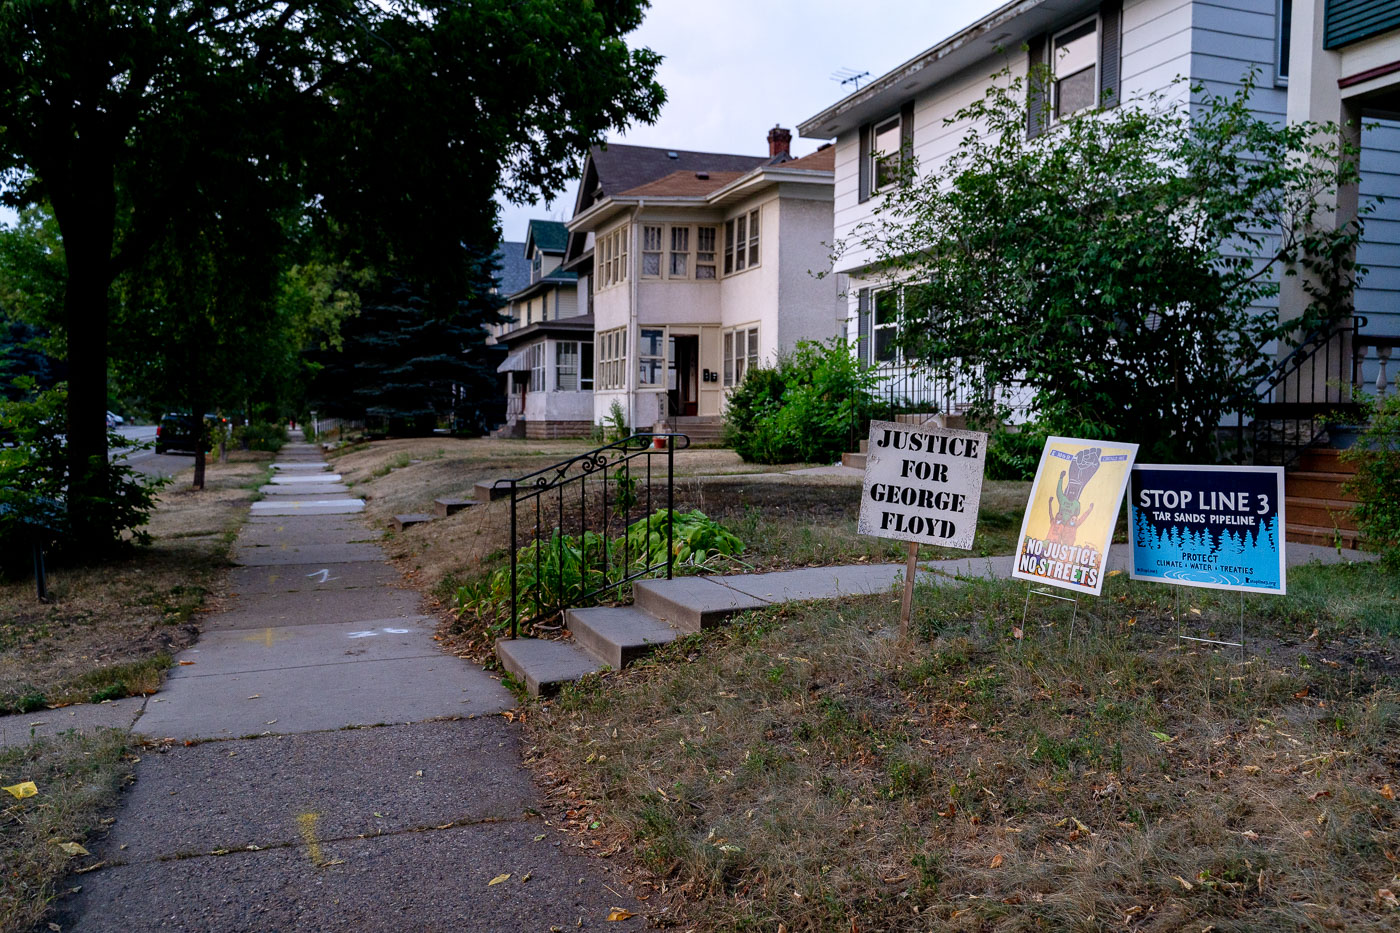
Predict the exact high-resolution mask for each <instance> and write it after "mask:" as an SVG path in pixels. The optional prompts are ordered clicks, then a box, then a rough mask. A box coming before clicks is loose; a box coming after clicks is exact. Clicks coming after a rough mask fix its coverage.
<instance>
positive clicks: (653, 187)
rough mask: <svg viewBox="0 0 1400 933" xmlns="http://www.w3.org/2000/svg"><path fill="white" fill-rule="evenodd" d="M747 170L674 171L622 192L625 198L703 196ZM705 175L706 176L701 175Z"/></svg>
mask: <svg viewBox="0 0 1400 933" xmlns="http://www.w3.org/2000/svg"><path fill="white" fill-rule="evenodd" d="M746 174H748V173H747V172H672V173H671V174H669V175H663V176H662V177H660V178H658V179H656V181H649V182H647V183H646V184H645V185H638V186H637V187H636V188H633V189H631V190H630V191H624V192H622V193H621V194H620V195H619V197H624V198H703V197H704V196H705V195H707V194H709V193H710V192H712V191H718V190H719V189H720V188H723V187H724V186H725V185H727V184H729V183H730V182H731V181H733V180H734V179H736V178H739V177H741V176H743V175H746ZM701 175H704V176H705V177H704V178H701V177H700V176H701Z"/></svg>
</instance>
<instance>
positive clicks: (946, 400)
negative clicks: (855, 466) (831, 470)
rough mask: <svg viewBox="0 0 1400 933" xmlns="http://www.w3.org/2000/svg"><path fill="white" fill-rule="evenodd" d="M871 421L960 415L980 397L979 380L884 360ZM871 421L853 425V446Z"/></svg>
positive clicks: (917, 420) (913, 421)
mask: <svg viewBox="0 0 1400 933" xmlns="http://www.w3.org/2000/svg"><path fill="white" fill-rule="evenodd" d="M875 374H876V377H877V379H878V381H877V382H876V385H875V405H874V408H873V410H872V412H871V419H870V420H872V421H907V422H909V423H910V424H922V423H924V422H926V421H929V420H931V419H933V418H934V417H936V416H938V415H961V414H964V413H966V412H967V411H969V410H971V409H972V407H973V404H974V402H975V401H976V400H977V394H976V393H977V391H978V389H977V388H976V383H977V380H975V379H973V378H971V377H970V376H965V375H953V376H950V375H948V374H947V373H943V372H939V371H937V370H935V369H933V368H931V367H929V366H925V365H923V364H921V363H884V364H880V366H879V367H878V368H877V369H876V370H875ZM869 431H870V425H869V422H864V423H862V424H858V425H852V434H851V444H850V448H849V449H850V450H855V449H856V448H857V445H858V444H859V442H860V441H862V440H864V439H865V437H866V435H867V434H869Z"/></svg>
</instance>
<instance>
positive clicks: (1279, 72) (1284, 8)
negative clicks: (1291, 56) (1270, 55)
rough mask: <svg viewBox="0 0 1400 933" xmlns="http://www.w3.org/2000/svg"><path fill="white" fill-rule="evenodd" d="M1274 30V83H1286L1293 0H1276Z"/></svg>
mask: <svg viewBox="0 0 1400 933" xmlns="http://www.w3.org/2000/svg"><path fill="white" fill-rule="evenodd" d="M1274 23H1275V26H1276V32H1277V33H1278V35H1277V37H1276V38H1275V41H1274V84H1277V85H1280V86H1283V85H1287V84H1288V53H1289V49H1290V48H1291V47H1292V44H1293V43H1292V40H1293V0H1278V14H1277V16H1276V17H1275V19H1274Z"/></svg>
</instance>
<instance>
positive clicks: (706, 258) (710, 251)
mask: <svg viewBox="0 0 1400 933" xmlns="http://www.w3.org/2000/svg"><path fill="white" fill-rule="evenodd" d="M717 233H718V231H717V230H716V228H714V227H696V228H695V277H696V278H697V279H713V278H714V277H715V236H716V234H717Z"/></svg>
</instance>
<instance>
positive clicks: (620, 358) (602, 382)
mask: <svg viewBox="0 0 1400 933" xmlns="http://www.w3.org/2000/svg"><path fill="white" fill-rule="evenodd" d="M585 346H589V345H587V344H585ZM591 349H592V348H591V346H589V350H590V351H591ZM626 362H627V329H626V328H625V327H619V328H618V329H616V330H608V331H603V332H602V333H601V334H599V335H598V388H600V389H623V388H626V383H625V381H624V378H623V377H624V375H625V371H624V370H623V366H625V365H626ZM589 388H592V386H589Z"/></svg>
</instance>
